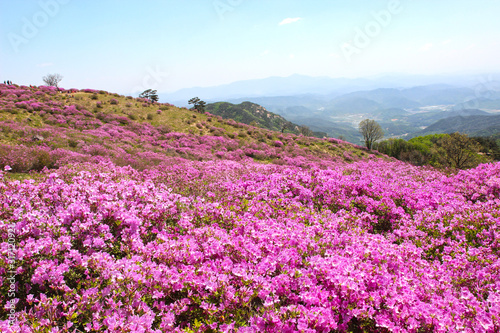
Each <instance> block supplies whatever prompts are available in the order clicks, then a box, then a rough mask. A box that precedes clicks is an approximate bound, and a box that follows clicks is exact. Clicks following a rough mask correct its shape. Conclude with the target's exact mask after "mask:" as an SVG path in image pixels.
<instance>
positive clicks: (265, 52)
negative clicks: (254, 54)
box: [260, 50, 269, 57]
mask: <svg viewBox="0 0 500 333" xmlns="http://www.w3.org/2000/svg"><path fill="white" fill-rule="evenodd" d="M268 54H269V50H265V51H264V52H261V53H260V55H261V56H262V57H263V56H266V55H268Z"/></svg>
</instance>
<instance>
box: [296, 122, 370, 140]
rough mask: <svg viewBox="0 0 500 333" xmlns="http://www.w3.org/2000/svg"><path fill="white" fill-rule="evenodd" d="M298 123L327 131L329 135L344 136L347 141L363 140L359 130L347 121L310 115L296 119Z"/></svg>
mask: <svg viewBox="0 0 500 333" xmlns="http://www.w3.org/2000/svg"><path fill="white" fill-rule="evenodd" d="M295 122H296V123H297V124H300V125H305V126H308V127H309V128H310V129H311V130H313V131H315V132H325V133H326V134H328V136H329V137H332V138H339V137H341V136H342V137H343V139H344V140H345V141H349V142H352V143H356V144H359V143H360V141H361V136H360V134H359V131H358V130H357V129H356V128H354V127H352V126H349V125H346V124H345V123H337V122H332V121H329V120H325V119H324V118H317V117H310V118H300V119H297V120H295Z"/></svg>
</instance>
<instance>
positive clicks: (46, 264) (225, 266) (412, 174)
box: [0, 85, 500, 333]
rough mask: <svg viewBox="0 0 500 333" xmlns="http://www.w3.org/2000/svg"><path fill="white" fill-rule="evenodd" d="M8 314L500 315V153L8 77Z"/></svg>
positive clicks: (305, 323)
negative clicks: (457, 164)
mask: <svg viewBox="0 0 500 333" xmlns="http://www.w3.org/2000/svg"><path fill="white" fill-rule="evenodd" d="M0 93H1V95H0V167H1V170H2V171H1V172H0V233H1V234H2V239H1V242H2V243H1V244H0V289H1V291H2V292H1V293H0V304H1V305H2V307H1V310H0V330H1V331H2V332H75V331H76V330H78V331H81V332H158V333H159V332H311V333H312V332H489V333H494V332H498V331H500V292H499V290H500V259H499V255H500V243H499V237H500V198H499V196H500V164H498V163H491V164H483V165H480V166H479V167H477V168H475V169H470V170H462V171H459V172H458V171H454V170H438V169H432V168H423V167H415V166H411V165H409V164H405V163H403V162H399V161H396V160H392V159H389V158H387V157H386V156H383V155H381V154H378V153H377V152H370V151H367V150H366V149H362V148H361V147H358V146H354V145H351V144H349V143H346V142H343V141H340V140H336V139H315V138H308V137H304V136H296V135H293V134H286V133H285V134H283V133H277V132H271V131H267V130H263V129H259V128H255V127H251V126H248V125H244V124H239V123H236V122H234V121H231V120H223V119H222V118H219V117H215V116H212V115H210V114H200V113H194V112H192V111H189V110H185V109H179V108H176V107H174V106H172V105H168V104H158V103H150V102H149V101H147V100H139V99H136V98H132V97H125V96H119V95H115V94H109V93H107V92H99V91H93V90H84V91H77V90H63V91H62V92H58V91H56V90H55V89H53V88H49V87H39V88H33V87H18V86H5V85H0Z"/></svg>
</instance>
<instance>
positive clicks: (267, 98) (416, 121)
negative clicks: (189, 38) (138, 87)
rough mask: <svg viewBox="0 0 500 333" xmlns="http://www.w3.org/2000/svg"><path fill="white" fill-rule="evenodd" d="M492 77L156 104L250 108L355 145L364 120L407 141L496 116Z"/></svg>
mask: <svg viewBox="0 0 500 333" xmlns="http://www.w3.org/2000/svg"><path fill="white" fill-rule="evenodd" d="M494 77H498V75H496V76H495V75H490V77H489V81H487V82H486V83H485V82H484V80H483V81H481V80H480V76H465V75H463V76H437V77H434V76H433V77H430V76H429V77H427V76H396V75H394V76H383V77H373V78H360V79H348V78H337V79H334V78H328V77H309V76H303V75H292V76H290V77H271V78H266V79H258V80H246V81H239V82H234V83H231V84H226V85H222V86H217V87H209V88H190V89H183V90H180V91H178V92H176V93H172V94H161V95H160V99H161V100H164V101H168V102H170V103H174V104H177V105H185V104H186V102H187V100H188V99H189V98H192V97H195V96H197V97H200V98H201V99H202V100H205V101H207V102H220V101H224V102H228V103H232V104H235V105H238V104H240V103H243V102H251V103H255V104H258V105H260V106H262V107H264V108H265V109H266V111H267V112H270V113H273V114H276V115H280V116H281V117H283V118H284V119H285V120H286V121H290V122H293V123H296V124H298V125H306V126H309V127H310V128H311V129H312V130H313V131H321V132H325V133H327V134H328V135H329V136H331V137H339V136H342V137H343V138H344V139H346V140H348V141H350V142H353V143H359V142H360V135H359V133H358V131H357V124H358V123H359V122H360V121H361V120H363V119H366V118H369V119H374V120H376V121H377V122H379V123H380V125H381V126H382V127H383V129H384V130H385V133H386V137H411V136H414V135H415V134H416V133H424V132H426V131H427V128H428V127H429V126H431V125H433V124H434V123H435V122H437V121H440V120H442V119H445V118H453V117H469V116H486V115H488V114H489V113H488V112H495V111H497V110H500V82H499V81H495V80H494ZM176 100H177V101H178V103H176ZM183 103H184V104H183ZM485 111H488V112H485ZM233 116H234V117H237V115H236V114H234V113H233ZM239 117H240V118H241V117H243V115H240V116H239ZM467 119H468V118H467ZM471 119H475V118H471ZM239 121H241V119H239ZM444 123H446V122H445V121H443V122H441V124H444ZM261 125H262V126H265V127H266V128H268V126H269V124H267V125H264V124H262V123H261ZM445 127H446V126H444V125H439V126H438V127H436V129H435V130H436V131H439V130H441V129H442V130H444V128H445ZM431 130H434V129H432V128H431ZM491 131H493V129H489V130H488V131H487V132H488V133H490V132H491ZM481 132H482V130H481V129H475V132H474V133H481ZM484 133H486V132H484Z"/></svg>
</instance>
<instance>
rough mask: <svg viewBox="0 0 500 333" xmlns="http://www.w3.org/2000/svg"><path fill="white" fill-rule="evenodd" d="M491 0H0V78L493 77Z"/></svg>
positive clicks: (83, 82)
mask: <svg viewBox="0 0 500 333" xmlns="http://www.w3.org/2000/svg"><path fill="white" fill-rule="evenodd" d="M498 12H500V2H498V1H494V0H485V1H483V2H481V4H480V5H479V4H478V3H477V2H476V3H475V2H472V1H465V0H461V1H450V0H443V1H440V2H439V3H437V2H431V1H430V0H422V1H415V0H388V1H368V0H359V1H350V2H347V1H340V0H338V1H319V0H316V1H309V2H307V3H306V2H303V1H298V0H292V1H284V0H276V1H272V2H264V1H248V0H214V1H205V0H193V1H190V2H189V3H188V2H184V1H173V0H172V1H149V2H147V3H141V2H137V1H117V0H105V1H100V2H92V3H90V4H89V3H88V2H81V1H76V0H36V1H35V0H26V1H16V2H14V1H7V0H0V29H1V31H2V36H1V41H0V57H1V58H2V59H3V61H2V63H1V65H0V73H1V77H2V78H0V81H2V80H11V81H13V82H14V83H20V84H35V85H39V84H43V81H42V77H43V76H44V75H46V74H49V73H59V74H61V75H62V76H63V77H64V78H63V80H62V82H61V86H63V87H66V88H72V87H74V88H95V89H104V90H108V91H116V92H120V93H124V94H134V95H137V93H138V92H140V91H142V90H145V89H148V88H152V89H157V90H158V91H159V92H174V91H178V90H180V89H183V88H191V87H212V86H220V85H223V84H228V83H231V82H236V81H242V80H251V79H259V78H267V77H276V76H277V77H288V76H290V75H293V74H300V75H306V76H312V77H321V76H326V77H331V78H341V77H345V78H367V77H373V76H380V75H393V74H394V73H396V74H402V75H450V74H459V75H461V74H464V73H469V74H471V73H474V74H485V75H487V74H491V73H498V72H500V57H498V54H500V41H499V38H498V37H497V36H496V35H495V32H497V31H500V21H498V20H497V19H496V15H497V13H498Z"/></svg>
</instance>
